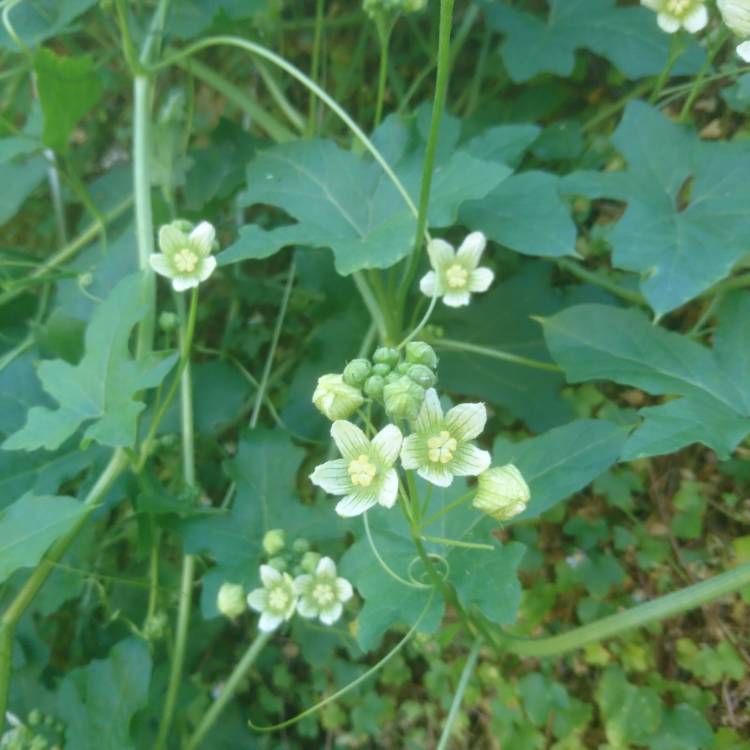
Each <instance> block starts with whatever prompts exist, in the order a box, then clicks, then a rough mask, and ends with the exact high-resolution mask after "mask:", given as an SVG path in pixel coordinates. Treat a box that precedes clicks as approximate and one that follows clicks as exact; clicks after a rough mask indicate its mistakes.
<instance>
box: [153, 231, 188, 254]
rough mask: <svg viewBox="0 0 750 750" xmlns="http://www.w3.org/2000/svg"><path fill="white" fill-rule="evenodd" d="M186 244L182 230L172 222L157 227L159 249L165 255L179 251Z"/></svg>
mask: <svg viewBox="0 0 750 750" xmlns="http://www.w3.org/2000/svg"><path fill="white" fill-rule="evenodd" d="M187 244H188V241H187V237H186V236H185V233H184V232H181V231H180V230H179V229H177V227H176V226H173V225H172V224H165V225H164V226H162V227H161V228H160V229H159V249H160V250H161V251H162V252H163V253H165V254H166V255H173V254H174V253H177V252H179V251H180V250H182V249H183V248H184V247H186V246H187Z"/></svg>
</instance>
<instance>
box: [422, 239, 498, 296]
mask: <svg viewBox="0 0 750 750" xmlns="http://www.w3.org/2000/svg"><path fill="white" fill-rule="evenodd" d="M486 246H487V239H486V237H485V236H484V235H483V234H482V233H481V232H472V233H471V234H470V235H468V236H467V237H466V239H465V240H464V241H463V242H462V243H461V245H460V247H459V248H458V250H457V251H456V250H454V249H453V247H452V246H451V245H450V244H448V243H447V242H446V241H445V240H441V239H432V240H430V242H429V243H428V244H427V254H428V255H429V257H430V265H431V266H432V270H431V271H428V272H427V273H426V274H425V275H424V276H423V277H422V279H421V280H420V282H419V288H420V289H421V290H422V293H423V294H426V295H427V296H428V297H434V296H438V297H442V300H443V303H444V304H446V305H448V307H463V306H464V305H468V304H469V302H470V301H471V295H472V294H474V293H477V292H486V291H487V289H489V287H490V284H491V283H492V280H493V279H494V278H495V274H494V273H493V272H492V271H491V270H490V269H489V268H483V267H480V266H479V261H480V259H481V257H482V253H483V252H484V249H485V247H486Z"/></svg>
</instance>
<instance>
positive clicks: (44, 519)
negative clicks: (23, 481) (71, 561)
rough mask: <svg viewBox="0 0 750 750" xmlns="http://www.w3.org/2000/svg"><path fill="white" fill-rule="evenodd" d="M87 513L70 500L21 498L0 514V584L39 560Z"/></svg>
mask: <svg viewBox="0 0 750 750" xmlns="http://www.w3.org/2000/svg"><path fill="white" fill-rule="evenodd" d="M88 512H89V511H88V509H87V508H86V507H85V506H84V505H83V504H82V503H80V502H78V501H77V500H74V499H73V498H72V497H55V496H51V495H42V496H40V497H37V496H35V495H30V494H28V495H24V496H23V497H21V498H20V499H19V500H16V502H14V503H12V504H11V505H9V506H8V507H7V508H5V509H4V510H2V511H0V540H1V541H0V583H2V582H3V581H5V580H7V578H8V576H10V574H11V573H13V572H14V571H16V570H18V569H19V568H30V567H33V566H34V565H36V564H37V563H38V562H39V560H41V558H42V555H43V554H44V553H45V552H46V551H47V549H49V547H50V546H51V545H52V543H53V542H55V541H56V540H57V539H59V538H60V537H61V536H63V535H64V534H66V533H67V532H68V531H70V530H71V529H72V528H73V527H74V526H75V525H76V523H78V521H80V519H81V518H83V517H84V516H85V515H86V513H88Z"/></svg>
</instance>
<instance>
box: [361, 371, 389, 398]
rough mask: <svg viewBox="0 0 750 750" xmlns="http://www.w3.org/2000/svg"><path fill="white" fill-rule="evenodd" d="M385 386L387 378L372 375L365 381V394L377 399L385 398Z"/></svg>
mask: <svg viewBox="0 0 750 750" xmlns="http://www.w3.org/2000/svg"><path fill="white" fill-rule="evenodd" d="M384 388H385V378H383V377H382V376H381V375H370V377H369V378H367V380H366V381H365V388H364V390H365V395H366V396H369V398H373V399H375V400H376V401H382V400H383V389H384Z"/></svg>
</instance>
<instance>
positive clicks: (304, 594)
mask: <svg viewBox="0 0 750 750" xmlns="http://www.w3.org/2000/svg"><path fill="white" fill-rule="evenodd" d="M263 548H264V550H265V552H266V554H269V555H276V556H275V557H271V559H270V560H269V561H268V563H267V564H265V565H261V566H260V580H261V584H262V586H260V587H259V588H256V589H254V590H253V591H251V592H250V593H249V594H248V595H247V597H245V592H244V588H243V587H242V586H241V585H240V584H236V583H230V582H227V583H224V584H222V586H221V588H220V589H219V593H218V596H217V607H218V609H219V611H220V612H221V613H222V614H223V615H224V616H225V617H229V618H230V619H235V618H237V617H239V616H240V615H241V614H242V613H243V612H244V611H245V608H246V606H247V607H249V608H250V609H252V610H255V611H256V612H258V613H260V620H259V621H258V628H259V629H260V630H261V631H263V632H265V633H270V632H272V631H273V630H276V628H278V627H279V626H280V625H282V624H283V623H285V622H287V621H288V620H290V619H291V618H292V616H293V615H294V614H295V612H296V613H297V614H299V615H300V616H301V617H305V618H310V619H312V618H317V619H319V620H320V622H322V623H323V624H324V625H333V623H335V622H336V621H337V620H338V619H339V618H340V617H341V614H342V613H343V610H344V604H345V603H346V602H348V601H349V600H350V599H351V598H352V596H353V595H354V589H353V588H352V585H351V583H349V581H347V580H346V579H345V578H341V577H340V576H339V575H338V573H337V570H336V563H335V562H334V561H333V560H332V559H331V558H330V557H321V556H320V555H319V554H318V553H317V552H312V551H311V550H310V545H309V542H307V540H305V539H298V540H296V541H295V542H294V544H293V545H292V547H291V549H290V550H288V553H284V548H285V541H284V534H283V531H281V530H280V529H272V530H271V531H269V532H267V533H266V535H265V537H264V538H263ZM280 553H282V554H280ZM294 561H296V562H294ZM292 563H293V566H292ZM290 566H291V567H292V571H293V573H294V578H293V577H292V576H291V575H290V574H289V573H288V572H287V568H288V567H290Z"/></svg>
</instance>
